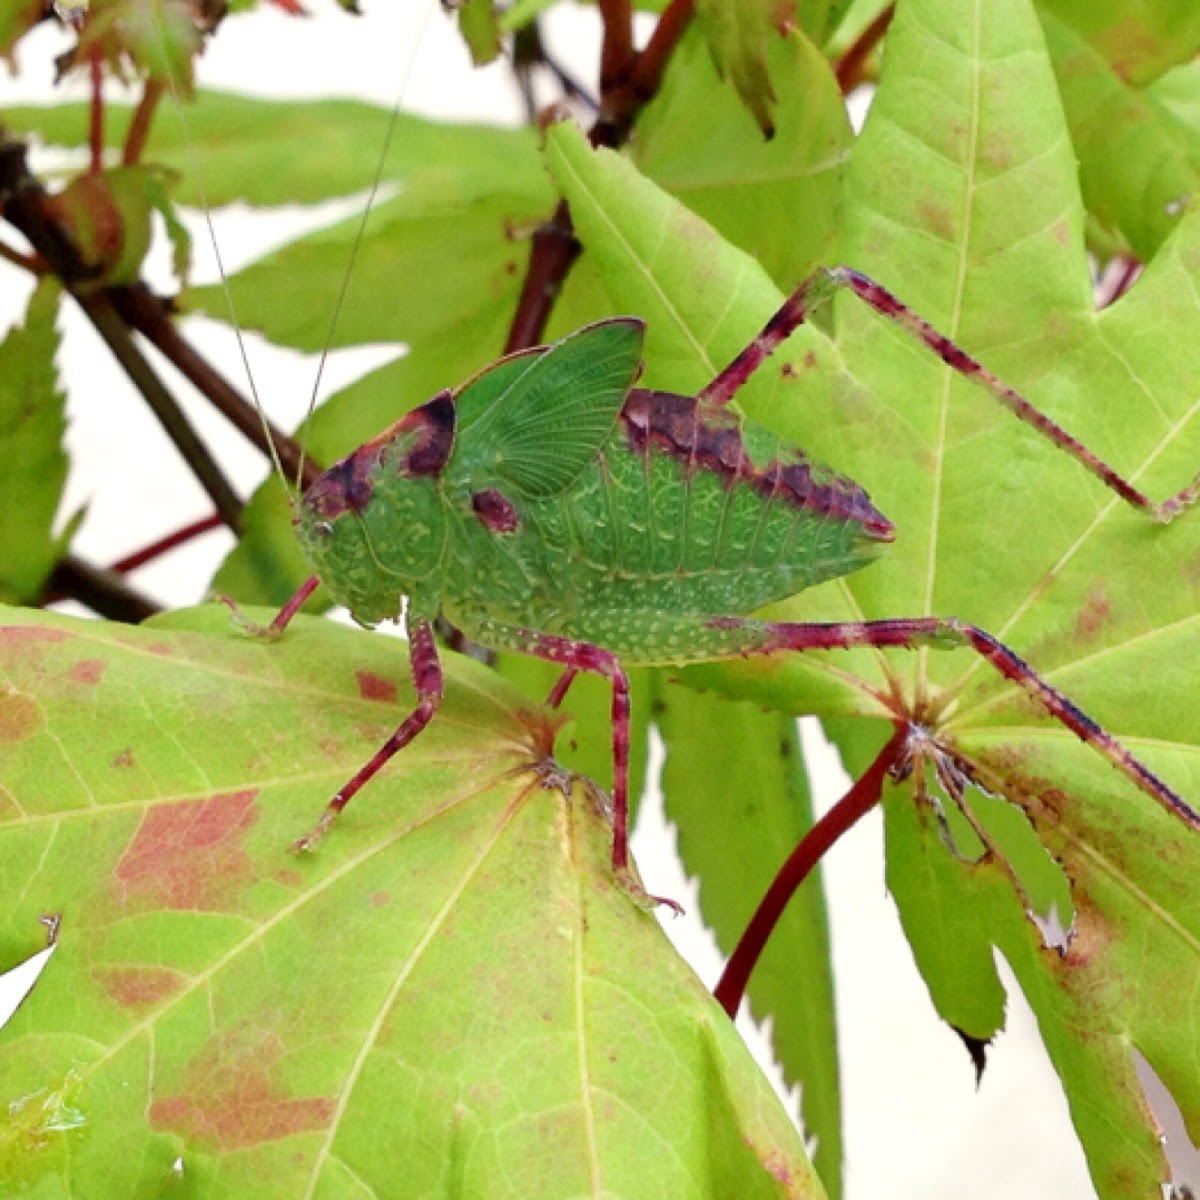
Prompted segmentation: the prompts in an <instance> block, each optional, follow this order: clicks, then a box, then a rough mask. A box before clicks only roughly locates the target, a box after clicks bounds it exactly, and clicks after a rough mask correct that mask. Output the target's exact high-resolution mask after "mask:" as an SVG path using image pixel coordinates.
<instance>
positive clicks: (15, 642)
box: [0, 625, 67, 667]
mask: <svg viewBox="0 0 1200 1200" xmlns="http://www.w3.org/2000/svg"><path fill="white" fill-rule="evenodd" d="M66 638H67V634H66V631H65V630H62V629H46V628H44V627H43V626H40V625H10V626H8V627H7V628H5V629H0V657H2V658H3V659H4V660H5V661H6V662H8V663H9V664H11V665H12V666H16V667H27V666H30V665H33V664H36V663H40V662H41V661H42V660H43V659H44V658H45V657H46V649H47V647H49V646H53V645H55V644H57V643H58V642H62V641H65V640H66Z"/></svg>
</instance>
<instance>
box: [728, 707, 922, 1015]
mask: <svg viewBox="0 0 1200 1200" xmlns="http://www.w3.org/2000/svg"><path fill="white" fill-rule="evenodd" d="M907 733H908V731H907V729H906V728H904V727H900V728H898V729H897V730H896V732H895V733H894V734H892V736H891V738H890V739H889V741H888V743H887V745H885V746H884V748H883V749H882V750H881V751H880V752H879V754H878V755H877V756H876V758H875V761H874V762H873V763H871V765H870V766H869V767H868V768H867V770H866V772H865V773H864V774H863V776H862V778H861V779H859V780H857V782H855V783H854V785H853V786H852V787H851V788H850V790H849V791H848V792H847V793H846V794H845V795H844V796H843V797H842V798H841V799H840V800H839V801H838V802H837V803H836V804H835V805H834V806H833V807H832V808H831V809H830V810H829V811H828V812H827V813H826V814H825V815H824V816H823V817H822V818H821V819H820V820H819V821H818V822H817V823H816V824H815V825H814V826H813V827H812V828H811V829H810V830H809V831H808V833H806V834H805V835H804V837H803V839H802V840H801V842H800V845H798V846H797V847H796V849H795V850H793V851H792V853H791V855H790V856H789V858H788V860H787V862H785V863H784V864H783V866H782V867H781V868H780V869H779V874H778V875H776V876H775V878H774V880H773V881H772V883H771V886H770V887H769V888H768V889H767V893H766V895H765V896H763V898H762V901H761V903H760V904H759V906H758V909H757V911H756V912H755V914H754V916H753V917H751V918H750V924H749V925H747V926H746V931H745V933H743V934H742V937H741V940H740V941H739V942H738V944H737V946H736V947H735V948H734V951H733V954H732V955H731V956H730V958H729V962H728V963H726V964H725V971H724V973H723V974H722V976H721V980H720V982H719V983H718V984H717V987H716V990H715V991H714V992H713V996H714V997H715V998H716V1001H717V1003H718V1004H719V1005H720V1006H721V1007H722V1008H723V1009H724V1010H725V1011H726V1012H727V1013H728V1014H729V1016H730V1017H731V1018H732V1017H733V1016H734V1015H735V1014H736V1013H737V1010H738V1006H739V1005H740V1004H741V1002H742V997H743V996H744V995H745V993H746V984H747V983H748V982H749V980H750V973H751V971H753V970H754V967H755V964H756V963H757V962H758V960H759V958H761V957H762V952H763V950H764V949H766V945H767V939H768V938H770V936H771V934H772V932H773V931H774V929H775V926H776V925H778V924H779V919H780V917H782V916H783V911H784V909H785V908H787V906H788V904H789V902H790V901H791V899H792V897H793V896H794V895H795V894H796V890H797V889H798V888H799V887H800V885H801V884H802V883H803V882H804V881H805V879H807V878H808V876H809V873H810V872H811V871H812V870H813V868H814V867H815V866H816V865H817V864H818V863H819V862H820V861H821V859H822V858H823V857H824V855H825V853H826V851H828V850H829V848H830V847H831V846H832V845H833V844H834V843H835V842H836V841H837V840H838V838H840V837H841V836H842V834H843V833H845V832H846V831H847V830H848V829H850V828H851V826H853V825H854V824H856V823H857V822H858V820H859V819H860V818H861V817H864V816H866V814H867V813H869V812H870V811H871V809H873V808H874V807H875V805H876V804H878V803H879V799H880V797H881V796H882V794H883V781H884V778H885V777H886V775H887V773H888V771H889V770H890V769H891V768H892V766H893V765H894V764H895V763H896V761H897V759H898V758H899V756H900V751H901V750H902V749H903V747H904V740H905V737H906V736H907Z"/></svg>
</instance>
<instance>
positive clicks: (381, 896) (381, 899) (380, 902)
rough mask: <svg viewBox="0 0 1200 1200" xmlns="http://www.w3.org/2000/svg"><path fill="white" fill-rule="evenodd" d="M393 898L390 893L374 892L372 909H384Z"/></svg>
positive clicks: (372, 894)
mask: <svg viewBox="0 0 1200 1200" xmlns="http://www.w3.org/2000/svg"><path fill="white" fill-rule="evenodd" d="M391 898H392V897H391V893H390V892H372V893H371V907H372V908H382V907H383V906H384V905H385V904H386V903H387V902H388V901H389V900H390V899H391Z"/></svg>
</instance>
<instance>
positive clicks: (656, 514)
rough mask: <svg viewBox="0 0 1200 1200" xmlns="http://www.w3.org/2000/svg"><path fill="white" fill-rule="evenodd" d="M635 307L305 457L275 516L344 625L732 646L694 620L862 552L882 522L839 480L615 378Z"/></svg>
mask: <svg viewBox="0 0 1200 1200" xmlns="http://www.w3.org/2000/svg"><path fill="white" fill-rule="evenodd" d="M642 333H643V327H642V324H641V322H640V321H636V320H633V319H631V318H618V319H615V320H609V321H601V322H598V323H596V324H593V325H589V326H587V327H586V328H584V329H581V330H579V331H577V332H576V333H574V334H572V335H570V336H569V337H567V338H564V339H563V340H562V341H560V342H558V343H557V344H555V345H554V346H551V347H549V348H539V349H537V350H533V351H527V352H524V353H521V354H517V355H512V356H510V357H508V358H505V359H502V360H501V361H500V362H498V363H496V364H494V365H492V366H490V367H488V368H487V369H486V370H485V371H483V372H482V373H480V374H479V375H477V376H476V377H475V378H474V379H472V380H470V381H469V382H468V383H466V384H465V385H463V387H462V388H460V389H459V390H458V392H457V393H456V394H451V393H443V394H441V395H440V396H438V397H436V398H435V399H434V400H432V401H430V402H429V403H428V404H426V405H424V406H423V407H421V408H419V409H416V410H415V411H414V412H412V413H410V414H409V415H408V416H406V417H405V418H403V419H402V420H401V421H399V422H398V423H397V424H396V425H394V426H393V427H392V428H391V429H389V430H388V431H386V432H385V433H384V434H382V435H380V436H379V437H377V438H375V439H373V440H372V441H370V442H368V443H367V444H366V445H364V446H362V447H360V448H359V449H358V450H357V451H355V452H354V453H353V454H352V455H350V456H349V457H348V458H346V459H344V460H343V461H342V462H341V463H339V464H338V465H337V466H336V467H334V468H333V469H332V470H330V471H329V472H327V473H326V474H325V475H324V476H323V477H322V478H321V480H319V481H318V482H317V483H316V484H315V485H314V486H313V487H312V488H311V489H310V490H309V492H308V494H307V496H306V497H305V500H304V503H303V506H302V510H301V513H300V515H299V517H298V518H297V526H298V530H299V534H300V539H301V542H302V544H303V546H304V548H305V551H306V553H307V555H308V557H309V559H310V561H311V562H312V565H313V567H314V569H315V571H316V573H317V575H318V576H319V577H320V578H321V579H322V581H323V582H324V583H325V584H326V585H327V587H328V588H329V590H330V592H331V594H332V595H333V596H334V597H335V598H336V599H337V600H338V601H339V602H341V603H343V604H345V605H346V606H347V607H348V608H349V609H350V611H351V612H352V613H353V614H354V616H355V617H356V618H357V619H358V620H360V621H361V622H363V623H364V624H374V623H376V622H378V621H380V620H384V619H388V618H394V617H396V616H397V615H398V613H399V609H400V597H401V596H402V595H403V596H407V597H408V598H409V604H410V608H411V610H412V611H414V612H416V613H419V614H421V615H423V616H426V617H432V616H434V615H436V614H437V613H438V612H439V611H440V612H443V613H444V614H445V615H446V616H447V617H448V618H449V620H451V621H452V622H453V623H454V624H455V625H456V626H458V627H459V628H461V629H462V630H463V631H464V632H466V633H467V634H468V635H470V636H472V637H474V638H476V639H477V640H479V641H481V642H483V643H484V644H487V645H492V646H495V647H498V648H508V649H518V650H519V649H526V648H527V645H526V642H527V639H528V635H529V634H530V633H532V632H536V633H538V634H553V635H559V636H562V637H566V638H570V639H572V640H574V641H578V642H586V643H589V644H592V645H596V646H601V647H604V648H605V649H607V650H609V651H610V652H612V653H613V654H615V655H616V656H617V657H619V658H620V659H621V660H622V661H624V662H625V663H627V664H654V663H679V662H684V661H688V660H693V661H694V660H702V659H707V658H712V657H720V656H723V655H726V654H729V653H736V652H737V651H738V649H739V648H740V647H739V644H738V642H737V640H736V639H737V632H736V631H735V630H732V629H725V628H722V627H720V626H718V625H714V624H712V623H711V621H710V618H713V617H721V616H726V615H730V614H745V613H749V612H752V611H754V610H755V609H757V608H759V607H761V606H762V605H764V604H767V603H769V602H771V601H773V600H779V599H782V598H784V597H787V596H790V595H793V594H794V593H796V592H798V591H800V590H802V589H803V588H806V587H809V586H811V585H813V584H815V583H819V582H821V581H822V580H825V579H830V578H833V577H835V576H839V575H844V574H846V573H847V572H849V571H853V570H856V569H857V568H859V567H861V566H863V565H864V564H865V563H867V562H869V561H870V560H871V559H872V558H873V557H874V555H875V554H876V552H877V551H878V549H879V547H880V544H881V543H883V542H887V541H890V540H891V539H892V536H893V531H892V527H891V525H890V524H889V523H888V522H887V521H886V520H885V519H884V518H883V517H882V516H881V515H880V514H879V513H878V512H876V510H875V509H874V508H873V507H872V505H871V503H870V501H869V499H868V497H867V495H866V493H865V492H864V491H863V490H862V489H861V488H860V487H859V486H858V485H857V484H855V483H854V482H853V481H851V480H849V479H847V478H845V477H843V476H839V475H837V474H835V473H834V472H832V471H829V470H827V469H826V468H823V467H820V466H817V465H815V464H813V463H811V462H810V461H809V460H808V458H807V457H806V456H805V455H804V454H803V453H802V452H801V451H800V450H798V449H795V448H793V447H790V446H788V445H787V444H786V443H784V442H783V441H781V439H779V438H777V437H776V436H775V435H773V434H771V433H769V432H768V431H766V430H765V429H763V428H761V427H760V426H757V425H755V424H754V423H753V422H751V421H749V420H747V419H745V418H743V417H740V416H738V415H737V414H735V413H732V412H730V411H729V410H728V409H726V408H724V407H722V406H720V405H719V404H717V403H714V402H712V401H709V400H705V399H703V398H697V397H684V396H676V395H672V394H669V393H662V392H651V391H647V390H644V389H639V388H635V387H633V384H634V381H635V380H636V377H637V375H638V372H639V370H640V356H641V347H642Z"/></svg>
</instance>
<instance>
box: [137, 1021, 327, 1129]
mask: <svg viewBox="0 0 1200 1200" xmlns="http://www.w3.org/2000/svg"><path fill="white" fill-rule="evenodd" d="M282 1057H283V1045H282V1043H281V1042H280V1040H279V1038H278V1037H277V1036H276V1035H275V1034H272V1033H267V1032H265V1031H264V1032H262V1033H259V1034H258V1035H257V1037H256V1038H255V1039H253V1040H251V1039H249V1038H248V1037H246V1036H245V1035H244V1034H243V1035H242V1036H240V1037H239V1036H236V1035H228V1034H227V1035H216V1036H214V1037H213V1038H212V1039H210V1041H209V1042H208V1044H207V1045H206V1046H205V1047H204V1049H202V1050H201V1051H200V1052H199V1053H198V1054H197V1055H196V1056H195V1058H193V1059H192V1061H191V1062H190V1063H189V1064H188V1065H187V1067H186V1068H185V1069H184V1073H183V1088H182V1090H181V1091H180V1092H179V1094H178V1095H174V1096H164V1097H162V1098H161V1099H159V1100H156V1101H155V1102H154V1103H153V1104H152V1105H151V1106H150V1123H151V1124H152V1125H154V1126H155V1127H156V1128H158V1129H168V1130H171V1131H173V1132H175V1133H180V1134H183V1135H184V1136H185V1137H188V1138H189V1139H195V1140H197V1141H201V1142H206V1143H209V1144H210V1145H213V1146H215V1147H217V1148H219V1149H221V1150H223V1151H225V1152H229V1151H233V1150H242V1149H245V1148H246V1147H248V1146H257V1145H259V1144H261V1143H262V1142H274V1141H278V1140H279V1139H280V1138H285V1137H292V1136H294V1135H295V1134H297V1133H306V1132H308V1131H309V1130H313V1129H324V1128H326V1127H327V1126H328V1124H329V1122H330V1120H331V1119H332V1118H333V1114H334V1112H335V1111H336V1108H337V1102H336V1101H335V1100H334V1099H333V1098H332V1097H325V1096H313V1097H304V1098H297V1097H292V1096H288V1095H286V1094H284V1093H283V1092H281V1091H280V1090H279V1085H278V1083H277V1082H276V1081H275V1080H274V1079H272V1074H273V1068H274V1067H275V1066H276V1064H277V1063H278V1062H279V1060H280V1059H281V1058H282Z"/></svg>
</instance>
